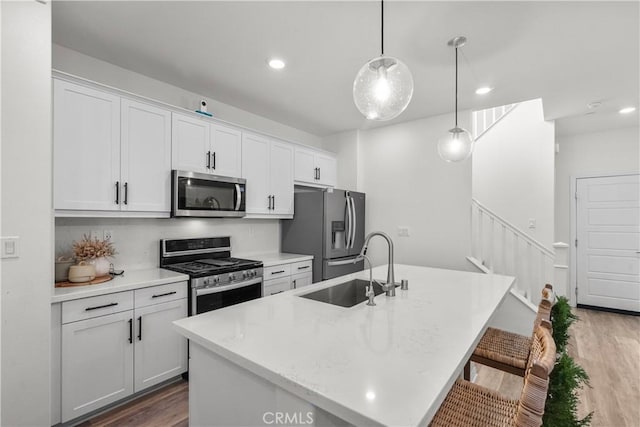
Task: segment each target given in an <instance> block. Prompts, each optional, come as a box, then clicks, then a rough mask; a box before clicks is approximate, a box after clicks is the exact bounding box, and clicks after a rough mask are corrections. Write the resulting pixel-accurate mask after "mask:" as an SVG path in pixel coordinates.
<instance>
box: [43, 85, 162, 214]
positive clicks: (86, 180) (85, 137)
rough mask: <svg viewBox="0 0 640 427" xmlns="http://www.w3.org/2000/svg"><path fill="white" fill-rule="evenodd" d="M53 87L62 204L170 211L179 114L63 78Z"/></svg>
mask: <svg viewBox="0 0 640 427" xmlns="http://www.w3.org/2000/svg"><path fill="white" fill-rule="evenodd" d="M53 88H54V89H53V90H54V93H53V97H54V100H53V102H54V108H53V151H54V156H53V157H54V166H53V169H54V208H55V209H56V210H57V211H59V212H64V214H69V213H71V215H75V214H76V213H78V212H80V213H83V212H87V211H93V212H94V213H93V214H92V216H100V215H101V214H100V213H99V212H102V215H107V214H113V212H122V211H126V212H129V213H132V212H135V213H136V214H143V216H158V215H159V216H164V215H168V213H169V211H170V210H171V203H170V188H171V181H170V179H171V113H170V112H169V111H167V110H163V109H161V108H158V107H154V106H151V105H148V104H144V103H141V102H136V101H132V100H129V99H126V98H121V97H119V96H117V95H114V94H111V93H108V92H103V91H100V90H96V89H92V88H88V87H85V86H81V85H76V84H74V83H70V82H66V81H62V80H57V79H54V82H53ZM96 211H97V213H96ZM82 215H83V216H84V214H82ZM121 215H122V214H121Z"/></svg>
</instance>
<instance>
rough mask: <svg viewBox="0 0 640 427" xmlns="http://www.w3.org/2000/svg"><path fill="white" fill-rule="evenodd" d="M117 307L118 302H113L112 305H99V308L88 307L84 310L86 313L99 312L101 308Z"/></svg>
mask: <svg viewBox="0 0 640 427" xmlns="http://www.w3.org/2000/svg"><path fill="white" fill-rule="evenodd" d="M116 305H118V303H117V302H112V303H111V304H105V305H98V306H95V307H87V308H85V309H84V311H91V310H98V309H100V308H107V307H114V306H116Z"/></svg>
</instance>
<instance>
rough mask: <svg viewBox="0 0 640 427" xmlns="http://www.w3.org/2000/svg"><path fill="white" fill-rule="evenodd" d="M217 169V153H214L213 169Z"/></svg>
mask: <svg viewBox="0 0 640 427" xmlns="http://www.w3.org/2000/svg"><path fill="white" fill-rule="evenodd" d="M215 168H216V152H215V151H214V152H213V169H215Z"/></svg>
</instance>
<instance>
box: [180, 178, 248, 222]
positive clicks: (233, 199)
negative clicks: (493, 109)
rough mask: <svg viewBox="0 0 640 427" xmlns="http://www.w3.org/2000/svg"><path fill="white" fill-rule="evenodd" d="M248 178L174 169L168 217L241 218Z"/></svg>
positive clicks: (243, 212) (243, 210) (243, 211)
mask: <svg viewBox="0 0 640 427" xmlns="http://www.w3.org/2000/svg"><path fill="white" fill-rule="evenodd" d="M246 183H247V180H246V179H242V178H230V177H226V176H216V175H209V174H204V173H196V172H187V171H178V170H174V171H172V173H171V216H173V217H209V218H220V217H243V216H245V214H246V212H245V209H246V208H245V203H246V189H247V186H246Z"/></svg>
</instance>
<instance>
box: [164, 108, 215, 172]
mask: <svg viewBox="0 0 640 427" xmlns="http://www.w3.org/2000/svg"><path fill="white" fill-rule="evenodd" d="M171 131H172V168H173V169H177V170H184V171H192V172H200V173H208V172H209V171H210V169H211V158H210V154H211V149H210V148H209V147H210V144H211V142H210V140H209V138H210V136H209V135H210V131H211V129H210V126H209V123H208V122H206V121H204V120H202V119H198V118H196V117H189V116H184V115H182V114H176V113H173V119H172V127H171Z"/></svg>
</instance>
